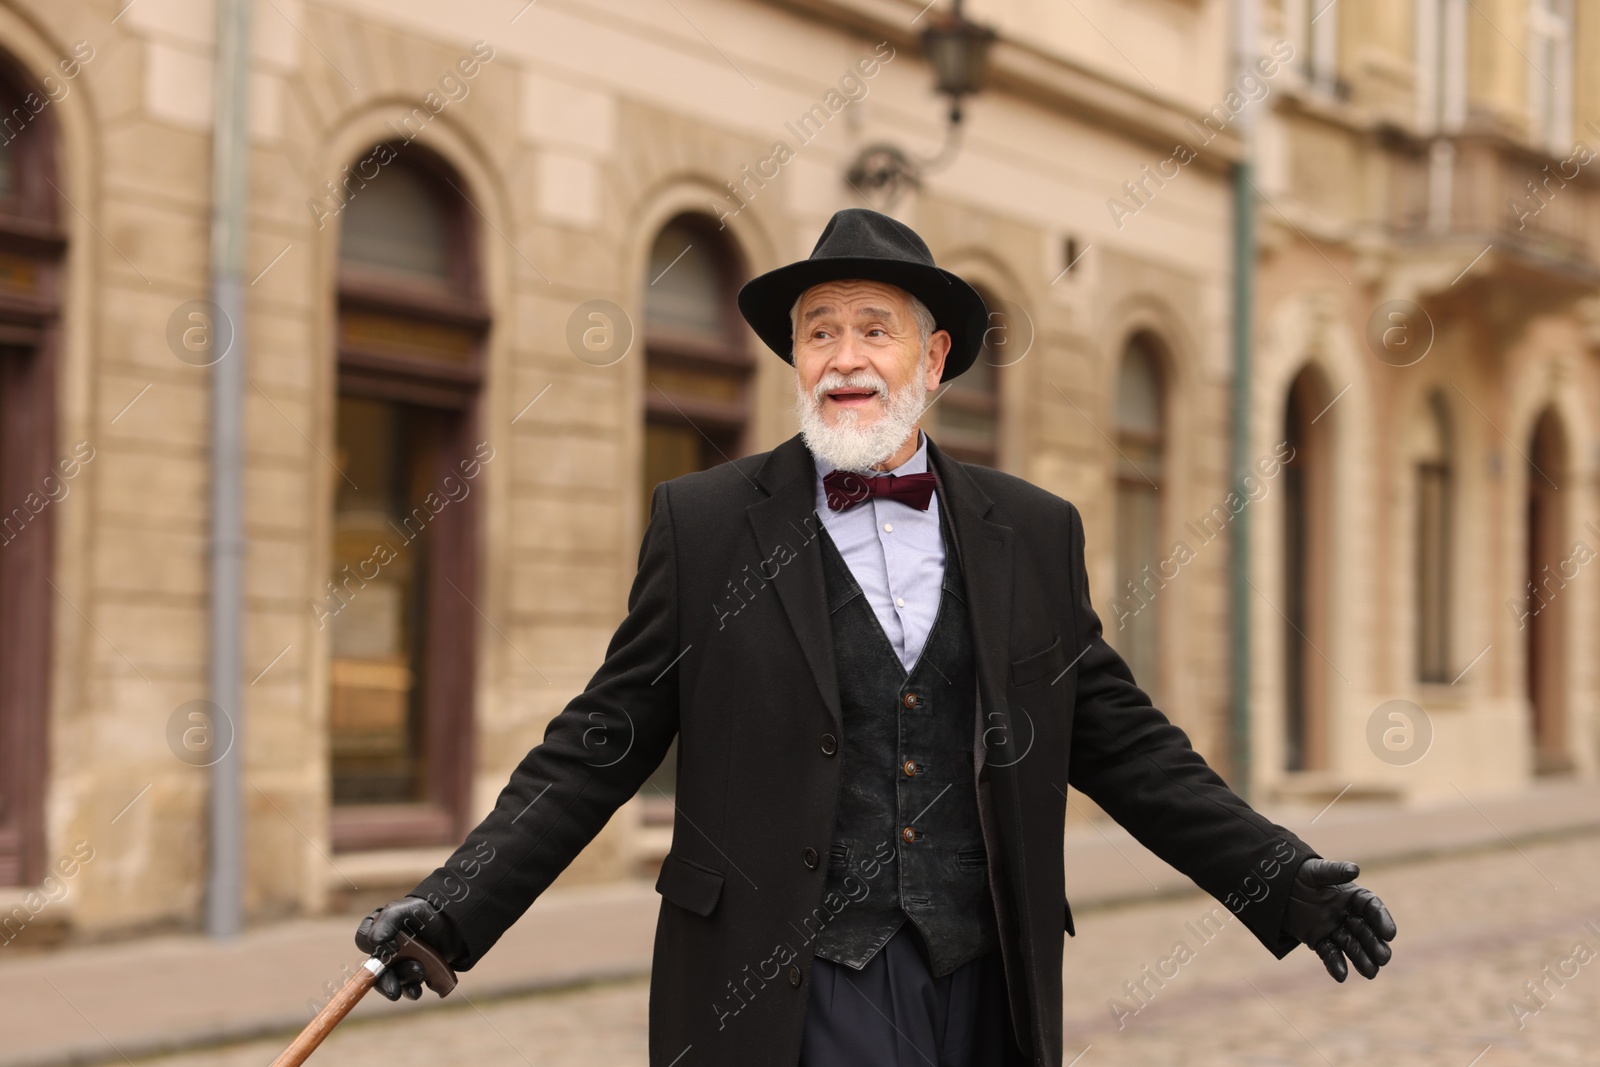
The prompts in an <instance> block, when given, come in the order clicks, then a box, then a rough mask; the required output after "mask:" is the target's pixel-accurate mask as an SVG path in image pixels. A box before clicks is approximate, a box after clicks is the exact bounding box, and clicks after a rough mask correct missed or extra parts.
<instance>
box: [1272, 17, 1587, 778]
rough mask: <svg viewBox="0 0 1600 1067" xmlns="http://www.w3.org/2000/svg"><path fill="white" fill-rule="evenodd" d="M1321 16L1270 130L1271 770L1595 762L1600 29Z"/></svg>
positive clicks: (1522, 769)
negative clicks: (1284, 468) (1274, 470)
mask: <svg viewBox="0 0 1600 1067" xmlns="http://www.w3.org/2000/svg"><path fill="white" fill-rule="evenodd" d="M1319 10H1320V5H1316V4H1307V3H1305V2H1297V0H1283V2H1282V3H1281V4H1280V5H1277V6H1276V7H1275V8H1274V7H1269V8H1268V10H1267V11H1266V12H1265V13H1264V16H1265V17H1264V19H1263V28H1264V31H1265V33H1266V34H1268V35H1269V36H1275V37H1281V38H1283V39H1285V40H1288V41H1290V42H1291V43H1292V44H1294V45H1295V46H1296V48H1297V53H1298V55H1300V56H1301V57H1302V60H1301V61H1300V62H1298V63H1296V64H1295V65H1294V69H1293V70H1291V72H1290V78H1289V80H1288V81H1286V83H1285V88H1286V91H1285V92H1283V93H1280V94H1279V95H1278V96H1277V97H1276V99H1275V100H1274V101H1273V105H1274V106H1273V107H1272V108H1271V111H1270V115H1269V116H1268V117H1267V118H1266V119H1265V120H1264V121H1263V123H1262V125H1261V127H1260V129H1259V131H1258V141H1257V145H1256V153H1255V155H1256V158H1257V159H1258V161H1259V178H1258V182H1259V186H1260V192H1261V198H1260V206H1259V209H1258V211H1259V214H1258V218H1259V227H1258V232H1259V236H1260V240H1259V245H1260V249H1259V257H1258V276H1257V277H1258V285H1257V287H1256V297H1255V299H1256V309H1257V315H1256V320H1255V324H1254V329H1255V353H1256V359H1255V366H1254V374H1253V376H1252V382H1251V397H1252V399H1251V405H1252V427H1251V435H1252V441H1253V443H1254V448H1255V449H1256V450H1257V451H1261V450H1267V449H1270V448H1272V447H1273V446H1274V445H1275V444H1276V443H1278V442H1281V441H1284V440H1286V439H1291V438H1292V439H1294V440H1295V441H1296V442H1297V443H1298V444H1299V445H1300V452H1299V459H1298V462H1297V464H1296V466H1297V467H1298V470H1297V471H1296V472H1295V478H1296V484H1295V487H1294V489H1293V491H1292V492H1290V493H1280V494H1275V495H1274V496H1272V497H1269V498H1267V499H1266V500H1264V501H1263V506H1262V508H1261V511H1260V514H1259V516H1258V522H1257V527H1256V529H1257V530H1258V533H1257V535H1256V543H1257V545H1258V546H1259V551H1257V552H1256V553H1255V554H1254V556H1253V558H1252V560H1251V561H1250V563H1249V565H1248V566H1249V571H1250V575H1251V578H1252V581H1253V583H1254V585H1255V587H1256V589H1257V591H1258V592H1259V599H1258V600H1257V604H1258V608H1257V617H1258V618H1259V619H1260V624H1259V625H1257V626H1256V627H1255V629H1254V640H1253V645H1252V659H1253V661H1254V664H1255V670H1254V694H1253V701H1252V706H1253V709H1254V712H1255V715H1254V718H1253V725H1254V727H1255V728H1254V730H1253V747H1254V754H1255V761H1254V762H1255V763H1256V764H1257V765H1258V767H1259V768H1260V769H1259V770H1258V773H1257V779H1258V780H1263V779H1265V778H1267V777H1269V775H1268V774H1267V769H1268V768H1273V769H1279V768H1281V769H1282V771H1281V773H1283V774H1284V786H1285V787H1286V788H1288V789H1290V790H1306V791H1311V792H1317V793H1326V794H1327V795H1328V796H1330V797H1331V796H1332V795H1334V794H1336V793H1337V792H1338V791H1339V790H1340V789H1341V788H1343V787H1345V786H1346V785H1349V784H1351V783H1355V785H1356V787H1358V788H1362V789H1369V790H1370V791H1372V792H1374V793H1378V794H1390V795H1399V796H1402V797H1405V798H1409V799H1418V798H1442V799H1451V800H1456V801H1459V794H1458V793H1457V790H1458V789H1460V790H1465V791H1467V792H1470V791H1471V790H1473V789H1475V788H1476V789H1484V790H1492V789H1505V788H1516V787H1518V786H1520V785H1522V784H1524V783H1527V782H1529V781H1530V780H1531V779H1532V778H1533V777H1535V776H1539V775H1547V774H1573V773H1577V774H1583V775H1593V774H1594V773H1595V769H1596V762H1597V757H1600V746H1597V742H1600V735H1597V732H1596V727H1597V720H1596V715H1595V712H1596V701H1595V697H1596V682H1597V679H1596V676H1595V674H1594V672H1593V670H1592V667H1591V665H1592V664H1593V662H1594V660H1595V657H1594V656H1593V654H1592V652H1590V651H1588V650H1589V649H1591V648H1592V647H1593V646H1594V643H1595V641H1596V640H1597V638H1600V632H1597V630H1596V618H1595V604H1596V594H1595V588H1596V587H1595V583H1594V580H1593V578H1592V576H1590V575H1589V574H1588V573H1587V571H1588V570H1589V567H1588V564H1589V563H1590V562H1591V561H1593V559H1594V558H1595V550H1596V548H1597V547H1600V531H1597V530H1596V529H1595V526H1594V522H1595V516H1594V499H1593V495H1594V494H1593V488H1592V486H1593V478H1594V469H1593V464H1594V455H1595V452H1594V448H1595V446H1594V442H1593V441H1592V440H1591V435H1592V427H1593V426H1594V424H1595V412H1596V407H1595V405H1596V402H1597V400H1600V394H1597V393H1596V388H1597V386H1600V380H1597V379H1596V377H1595V357H1596V344H1597V342H1600V334H1597V333H1596V332H1595V322H1596V319H1595V313H1596V310H1597V309H1600V304H1597V303H1596V299H1595V298H1596V295H1597V293H1600V290H1597V288H1596V285H1597V283H1600V244H1597V239H1600V229H1597V225H1600V200H1597V199H1596V192H1597V190H1600V183H1597V180H1596V175H1595V173H1594V168H1593V167H1592V166H1591V165H1590V164H1591V163H1593V161H1594V160H1595V151H1596V147H1595V146H1600V80H1597V79H1596V76H1595V71H1596V69H1600V68H1597V65H1596V58H1597V56H1600V21H1596V18H1595V12H1594V11H1593V10H1591V9H1589V8H1588V7H1586V6H1583V5H1577V4H1573V3H1569V2H1566V0H1532V2H1518V0H1499V2H1494V3H1481V2H1473V3H1467V2H1465V0H1460V2H1457V0H1419V2H1417V3H1415V4H1409V3H1408V4H1379V3H1354V4H1350V3H1341V4H1339V5H1337V8H1336V9H1335V10H1327V11H1324V12H1322V13H1321V14H1320V16H1319V15H1318V11H1319ZM1296 529H1302V530H1305V531H1307V533H1306V536H1304V537H1302V538H1299V539H1296V538H1295V537H1294V536H1293V534H1292V531H1294V530H1296ZM1297 587H1298V588H1300V589H1303V590H1305V591H1306V593H1307V595H1305V596H1303V597H1297V596H1296V595H1295V593H1294V589H1295V588H1297ZM1269 605H1272V606H1269ZM1391 702H1396V703H1391ZM1296 738H1299V740H1298V741H1296ZM1286 751H1287V752H1288V753H1289V756H1288V758H1287V759H1286V758H1285V753H1286Z"/></svg>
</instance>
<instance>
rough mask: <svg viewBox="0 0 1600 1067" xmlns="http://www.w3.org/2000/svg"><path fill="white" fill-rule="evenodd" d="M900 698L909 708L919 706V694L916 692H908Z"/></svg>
mask: <svg viewBox="0 0 1600 1067" xmlns="http://www.w3.org/2000/svg"><path fill="white" fill-rule="evenodd" d="M900 699H901V702H902V703H903V704H905V706H906V707H908V708H914V707H916V706H917V694H915V693H907V694H906V695H905V696H903V697H901V698H900Z"/></svg>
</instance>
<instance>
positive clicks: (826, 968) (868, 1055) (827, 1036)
mask: <svg viewBox="0 0 1600 1067" xmlns="http://www.w3.org/2000/svg"><path fill="white" fill-rule="evenodd" d="M1022 1062H1024V1061H1023V1060H1022V1058H1021V1057H1020V1056H1019V1055H1018V1053H1017V1051H1016V1042H1015V1041H1014V1039H1013V1038H1012V1034H1011V1016H1010V1011H1009V1008H1008V1006H1007V1003H1006V979H1005V970H1004V968H1003V966H1002V965H1001V962H1000V953H999V952H998V951H996V952H991V953H989V954H988V955H986V956H983V957H982V958H980V959H976V960H973V961H971V962H970V963H966V964H963V965H962V966H960V967H958V968H956V969H955V970H954V971H953V972H951V973H950V974H947V975H944V976H943V977H941V978H935V977H934V976H933V975H932V974H931V973H930V972H929V970H928V961H927V956H926V950H925V949H924V947H923V944H922V935H920V934H918V933H917V930H916V927H915V926H913V925H912V924H911V923H909V922H907V923H906V924H905V925H904V926H902V927H900V929H899V931H897V932H896V933H895V935H894V936H893V937H891V938H890V939H889V942H888V944H886V945H884V946H883V948H881V949H879V950H878V954H877V955H875V956H873V957H872V959H870V960H868V961H867V965H866V966H865V967H863V968H862V969H861V970H859V971H857V970H854V969H853V968H850V967H846V966H844V965H843V964H838V963H834V962H833V961H831V960H825V959H820V958H819V959H817V960H815V961H814V962H813V964H812V971H811V999H810V1001H809V1002H808V1003H807V1006H806V1028H805V1036H804V1038H803V1040H802V1041H801V1045H800V1067H1010V1065H1012V1064H1016V1063H1022Z"/></svg>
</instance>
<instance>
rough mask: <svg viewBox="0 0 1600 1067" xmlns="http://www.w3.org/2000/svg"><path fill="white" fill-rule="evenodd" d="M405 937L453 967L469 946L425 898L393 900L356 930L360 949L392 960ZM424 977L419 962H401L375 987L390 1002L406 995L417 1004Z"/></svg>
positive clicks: (386, 969) (384, 974)
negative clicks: (404, 935) (413, 939)
mask: <svg viewBox="0 0 1600 1067" xmlns="http://www.w3.org/2000/svg"><path fill="white" fill-rule="evenodd" d="M401 934H407V935H409V936H411V937H413V938H415V939H416V940H418V941H421V942H422V943H423V944H424V945H427V946H428V947H429V948H431V949H433V951H435V952H437V953H438V954H439V955H440V956H442V957H443V958H444V961H445V962H446V963H449V964H451V965H452V966H453V965H454V964H455V961H456V960H457V959H459V958H460V957H462V956H465V955H466V954H467V946H466V944H465V943H464V942H463V941H462V940H461V935H460V934H458V933H457V932H456V928H455V926H454V925H452V924H451V922H450V920H449V919H448V918H446V917H445V915H444V913H443V912H440V911H439V910H438V909H436V908H435V907H434V906H433V905H432V904H429V903H428V902H427V901H426V900H423V899H422V898H421V897H401V898H400V899H399V900H391V901H389V903H387V904H385V905H384V906H383V907H381V908H378V909H376V910H375V911H373V913H372V914H371V915H368V916H367V917H366V918H365V919H362V920H361V925H360V926H358V927H356V948H359V949H360V950H361V951H362V952H366V953H368V954H370V955H374V956H377V957H378V958H379V959H383V960H388V958H389V957H390V956H391V955H392V954H393V952H394V950H395V949H397V948H399V947H400V941H399V938H400V935H401ZM424 977H426V975H425V974H424V972H423V969H422V964H420V963H418V962H417V961H416V960H401V961H400V962H399V963H396V964H394V965H393V966H392V967H388V968H385V970H384V972H383V973H382V974H380V975H378V981H377V982H376V983H375V984H376V986H377V989H378V992H380V993H382V994H383V995H384V996H386V997H388V998H389V999H390V1000H399V999H400V996H401V994H402V993H403V994H405V996H407V997H408V998H410V999H411V1000H416V999H417V998H418V997H420V996H422V980H423V978H424Z"/></svg>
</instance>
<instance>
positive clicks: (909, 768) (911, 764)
mask: <svg viewBox="0 0 1600 1067" xmlns="http://www.w3.org/2000/svg"><path fill="white" fill-rule="evenodd" d="M901 768H902V769H903V770H904V771H905V772H906V777H907V778H915V777H916V776H917V775H919V774H921V773H922V768H921V767H920V766H918V765H917V761H916V760H914V759H908V760H906V761H905V763H903V764H901Z"/></svg>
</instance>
